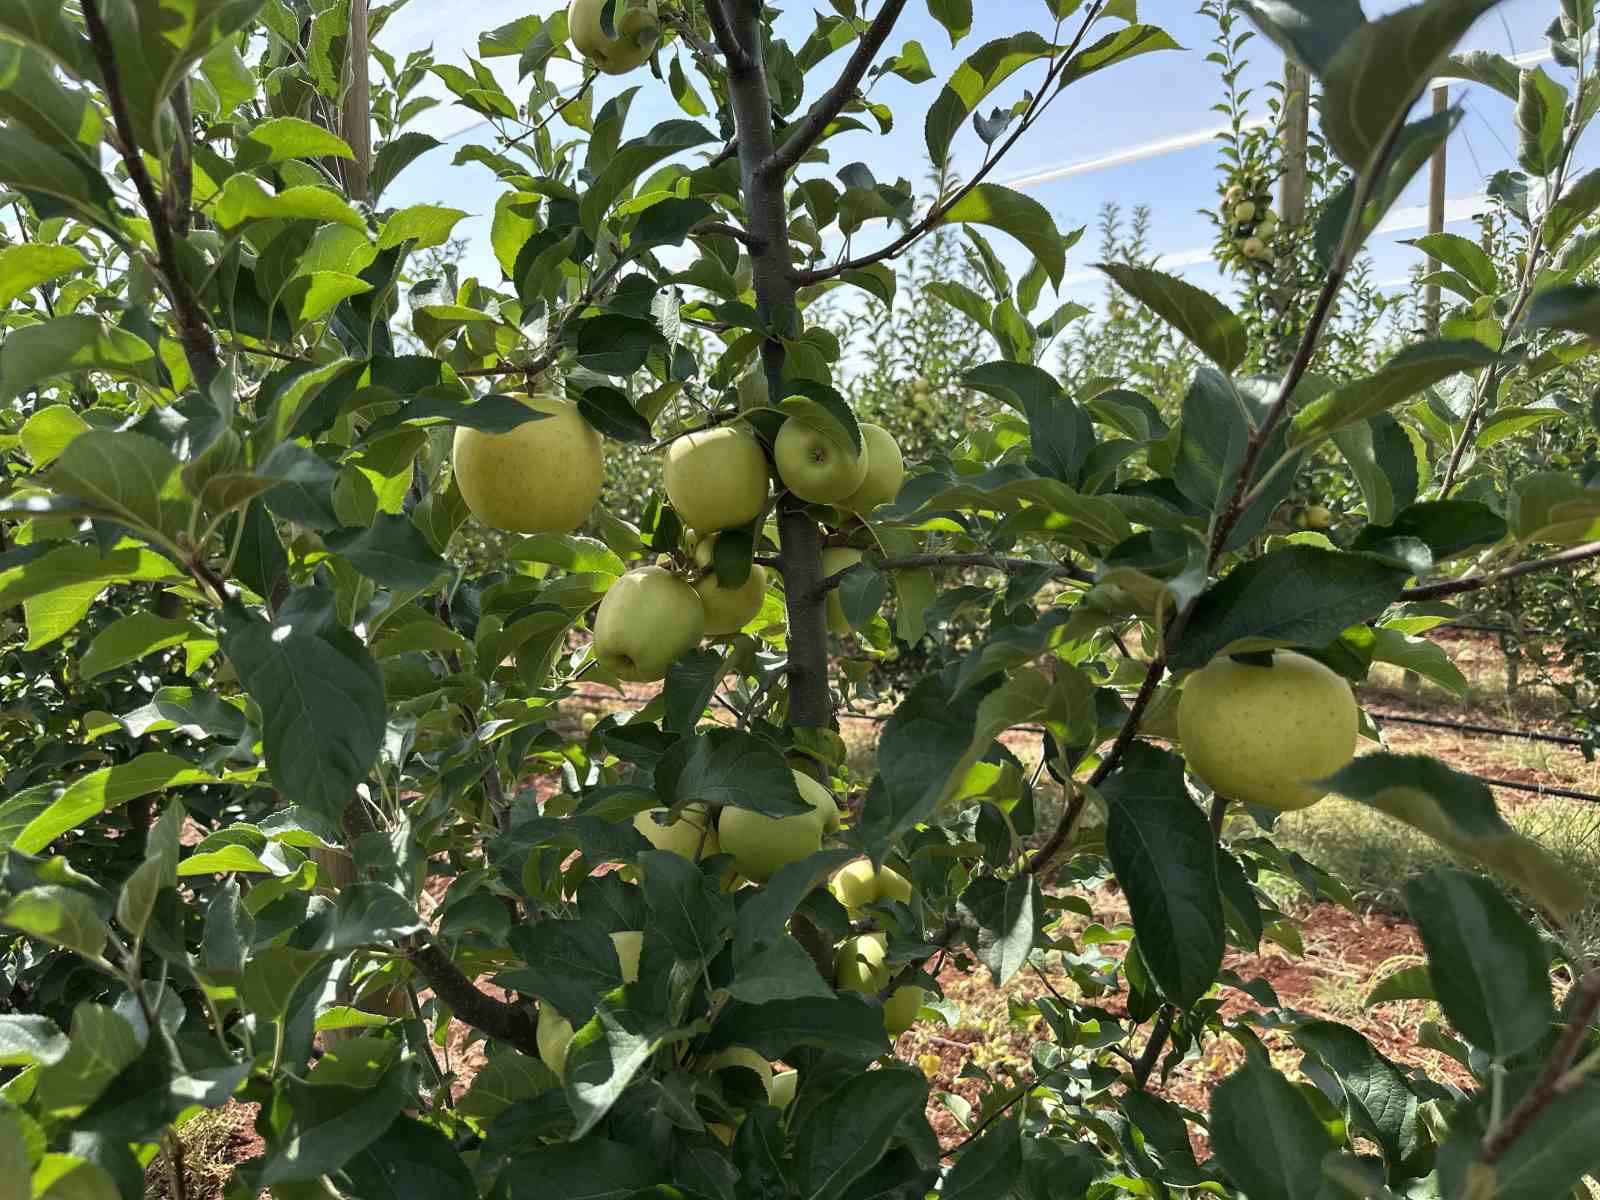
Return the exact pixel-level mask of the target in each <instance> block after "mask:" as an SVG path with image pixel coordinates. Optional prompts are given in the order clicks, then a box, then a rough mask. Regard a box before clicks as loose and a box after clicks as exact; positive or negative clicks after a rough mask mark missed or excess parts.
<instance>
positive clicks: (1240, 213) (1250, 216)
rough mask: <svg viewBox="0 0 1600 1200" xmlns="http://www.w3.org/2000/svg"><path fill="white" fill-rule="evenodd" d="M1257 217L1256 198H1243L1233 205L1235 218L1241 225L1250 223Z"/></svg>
mask: <svg viewBox="0 0 1600 1200" xmlns="http://www.w3.org/2000/svg"><path fill="white" fill-rule="evenodd" d="M1255 218H1256V203H1255V201H1254V200H1241V201H1240V202H1239V203H1238V204H1236V205H1234V206H1233V219H1234V220H1235V221H1238V222H1239V223H1240V224H1241V225H1245V224H1248V223H1249V222H1251V221H1253V220H1255Z"/></svg>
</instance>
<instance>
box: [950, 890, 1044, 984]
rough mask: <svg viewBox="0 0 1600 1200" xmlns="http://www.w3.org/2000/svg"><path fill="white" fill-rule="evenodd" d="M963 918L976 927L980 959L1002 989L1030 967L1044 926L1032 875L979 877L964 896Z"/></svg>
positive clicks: (1041, 903) (1041, 896)
mask: <svg viewBox="0 0 1600 1200" xmlns="http://www.w3.org/2000/svg"><path fill="white" fill-rule="evenodd" d="M960 909H961V915H962V918H963V920H964V921H967V922H970V923H971V924H972V925H974V926H976V929H977V937H976V938H975V939H974V940H975V941H976V943H977V949H978V957H979V959H981V960H982V962H983V965H984V966H986V967H988V968H989V973H990V974H991V975H992V976H994V983H995V986H996V987H1003V986H1005V984H1006V983H1007V981H1009V980H1010V979H1011V977H1012V976H1013V975H1015V974H1016V973H1017V972H1018V971H1020V970H1022V968H1023V967H1025V966H1027V964H1028V956H1029V955H1030V954H1031V953H1033V947H1034V943H1035V941H1036V940H1037V938H1038V935H1039V931H1040V928H1041V926H1042V924H1043V916H1044V897H1043V895H1042V894H1041V893H1040V891H1039V884H1038V881H1037V880H1035V879H1034V878H1033V876H1031V875H1026V874H1022V875H1017V876H1014V877H1013V878H1011V879H1007V880H1001V879H996V878H995V877H994V876H992V875H984V876H980V877H979V878H977V879H974V880H973V881H972V883H971V884H969V885H968V886H967V890H966V891H965V892H963V893H962V894H961V900H960Z"/></svg>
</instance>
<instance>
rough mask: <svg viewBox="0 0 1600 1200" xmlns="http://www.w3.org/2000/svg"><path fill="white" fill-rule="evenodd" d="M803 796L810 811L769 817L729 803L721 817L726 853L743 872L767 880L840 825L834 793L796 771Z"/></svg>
mask: <svg viewBox="0 0 1600 1200" xmlns="http://www.w3.org/2000/svg"><path fill="white" fill-rule="evenodd" d="M794 782H795V787H797V788H798V789H799V791H800V798H801V799H802V800H804V801H805V802H806V803H807V804H809V805H810V806H811V811H810V812H809V813H800V814H798V815H796V816H793V817H768V816H765V815H763V814H761V813H758V812H754V811H752V810H751V809H748V808H733V807H728V808H724V809H723V810H722V816H721V817H719V818H718V820H717V832H718V835H719V836H720V838H721V841H722V849H723V852H724V853H727V854H731V855H732V856H733V866H734V869H735V870H736V871H738V872H739V874H741V875H743V876H744V877H745V878H747V879H753V880H755V882H757V883H765V882H767V880H769V879H771V878H772V877H773V875H775V874H777V872H778V870H779V868H781V867H784V866H787V865H788V864H789V863H792V862H799V861H800V860H801V859H802V858H806V857H808V856H810V855H812V854H815V853H816V852H817V851H818V850H820V849H822V835H823V834H824V833H825V832H828V831H830V830H831V829H837V828H838V825H839V806H838V804H837V803H836V802H835V801H834V798H833V794H832V793H831V792H829V791H828V789H827V788H825V787H823V786H822V784H820V783H818V782H817V781H816V780H815V779H812V778H811V776H809V775H806V774H804V773H803V772H801V771H795V772H794Z"/></svg>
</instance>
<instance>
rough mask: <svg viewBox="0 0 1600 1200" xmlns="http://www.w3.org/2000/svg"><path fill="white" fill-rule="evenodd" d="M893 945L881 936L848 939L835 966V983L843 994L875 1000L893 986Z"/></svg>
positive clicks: (841, 944) (842, 945)
mask: <svg viewBox="0 0 1600 1200" xmlns="http://www.w3.org/2000/svg"><path fill="white" fill-rule="evenodd" d="M888 955H889V941H888V939H887V938H886V937H884V935H883V934H881V933H863V934H860V935H858V936H856V937H852V938H845V940H844V941H843V942H841V943H840V944H839V956H838V958H836V959H835V960H834V964H833V981H834V983H836V984H837V985H838V986H839V990H840V991H841V992H861V993H863V994H865V995H868V996H875V995H877V994H878V993H879V992H881V991H882V990H883V989H884V987H885V986H886V985H887V984H888V982H889V966H888V964H887V963H886V962H885V961H884V960H885V959H886V958H887V957H888Z"/></svg>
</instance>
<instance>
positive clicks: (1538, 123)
mask: <svg viewBox="0 0 1600 1200" xmlns="http://www.w3.org/2000/svg"><path fill="white" fill-rule="evenodd" d="M1566 114H1567V89H1566V88H1564V87H1562V86H1561V85H1560V84H1559V83H1556V82H1555V81H1554V80H1553V79H1551V78H1550V77H1549V76H1548V75H1546V74H1545V73H1544V68H1543V67H1528V68H1525V69H1524V70H1523V71H1522V73H1521V75H1520V76H1519V77H1518V80H1517V114H1516V123H1517V134H1518V139H1517V162H1518V164H1520V165H1521V166H1522V167H1523V169H1525V170H1527V171H1531V172H1532V173H1533V174H1535V175H1540V176H1543V175H1549V174H1551V173H1553V172H1554V171H1555V169H1556V166H1557V164H1558V163H1559V162H1560V160H1561V134H1562V126H1563V125H1564V124H1565V122H1566Z"/></svg>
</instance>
